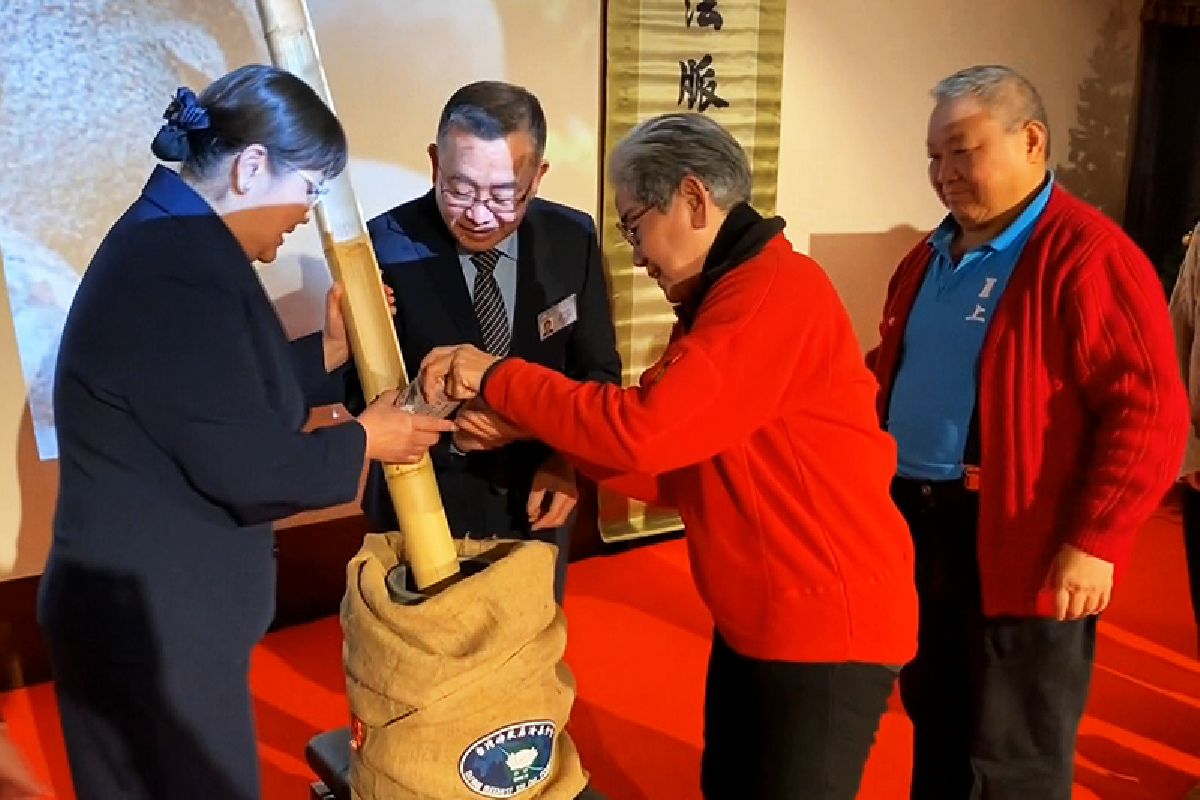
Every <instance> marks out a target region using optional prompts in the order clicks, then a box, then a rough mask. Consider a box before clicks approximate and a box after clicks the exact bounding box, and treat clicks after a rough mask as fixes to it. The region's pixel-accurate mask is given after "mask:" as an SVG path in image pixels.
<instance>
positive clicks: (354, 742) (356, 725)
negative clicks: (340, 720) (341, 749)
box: [350, 714, 366, 752]
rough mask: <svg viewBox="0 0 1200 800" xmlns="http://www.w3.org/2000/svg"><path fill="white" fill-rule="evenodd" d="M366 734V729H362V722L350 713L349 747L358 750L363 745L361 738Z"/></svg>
mask: <svg viewBox="0 0 1200 800" xmlns="http://www.w3.org/2000/svg"><path fill="white" fill-rule="evenodd" d="M365 736H366V731H365V730H364V729H363V722H362V720H361V719H359V718H358V717H356V716H354V715H353V714H351V715H350V749H351V750H354V751H356V752H357V751H358V749H359V748H360V747H362V745H363V738H364V737H365Z"/></svg>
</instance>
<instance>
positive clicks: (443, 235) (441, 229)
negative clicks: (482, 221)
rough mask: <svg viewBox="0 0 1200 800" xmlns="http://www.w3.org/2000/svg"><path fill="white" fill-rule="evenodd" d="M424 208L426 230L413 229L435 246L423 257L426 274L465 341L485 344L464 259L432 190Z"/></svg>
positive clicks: (422, 206)
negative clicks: (427, 255) (465, 273)
mask: <svg viewBox="0 0 1200 800" xmlns="http://www.w3.org/2000/svg"><path fill="white" fill-rule="evenodd" d="M421 212H422V213H421V214H420V216H419V220H420V224H421V225H422V226H423V227H424V228H425V230H423V231H413V232H412V233H413V234H414V238H415V239H416V240H418V241H427V242H430V243H431V244H433V248H432V249H433V250H434V255H433V257H432V258H426V259H423V261H422V267H423V268H424V270H425V274H426V276H427V277H428V278H429V282H430V284H431V285H432V286H433V287H434V289H435V291H436V293H437V296H438V298H439V299H440V300H441V302H442V306H443V307H444V308H445V311H446V316H448V317H449V318H450V319H451V320H453V321H454V324H455V326H456V327H457V328H458V331H459V333H460V334H461V335H462V337H463V341H467V342H470V343H471V344H473V345H475V346H476V347H480V348H482V347H483V334H482V333H480V331H479V321H478V320H477V319H476V318H475V308H474V306H472V305H471V293H470V291H469V290H468V289H467V281H466V278H464V277H463V271H462V262H460V261H459V260H458V248H457V246H456V244H455V242H454V237H453V236H451V235H450V232H449V231H447V230H446V223H445V222H443V221H442V217H441V214H439V213H438V210H437V201H436V200H434V197H433V192H430V193H429V194H427V195H425V196H424V197H423V198H421ZM388 224H389V225H392V224H394V223H393V220H392V219H391V217H389V218H388Z"/></svg>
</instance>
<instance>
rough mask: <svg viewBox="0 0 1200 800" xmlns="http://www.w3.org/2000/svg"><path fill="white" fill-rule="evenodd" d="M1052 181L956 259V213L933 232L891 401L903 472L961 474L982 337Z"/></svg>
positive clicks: (920, 476)
mask: <svg viewBox="0 0 1200 800" xmlns="http://www.w3.org/2000/svg"><path fill="white" fill-rule="evenodd" d="M1053 186H1054V179H1053V176H1052V175H1049V174H1047V177H1046V183H1045V185H1044V186H1043V187H1042V189H1041V191H1039V192H1038V194H1037V195H1036V196H1035V197H1034V199H1033V202H1031V203H1030V204H1029V205H1028V206H1026V208H1025V210H1024V211H1022V212H1021V215H1020V216H1018V217H1017V218H1016V219H1015V220H1013V221H1012V224H1010V225H1009V226H1008V227H1007V228H1005V229H1004V230H1003V231H1002V232H1001V233H999V234H998V235H997V236H996V237H995V238H994V239H992V240H991V241H990V242H987V243H986V244H982V245H980V246H979V247H975V248H972V249H971V250H968V251H967V252H966V253H964V254H963V256H962V259H961V260H960V261H959V262H958V264H955V263H954V259H953V257H951V255H950V244H951V242H952V241H953V240H954V235H955V233H957V232H958V223H956V222H955V221H954V218H953V217H951V216H947V217H946V218H945V219H944V220H942V224H941V225H939V226H938V227H937V230H935V231H934V232H933V233H932V234H930V236H929V240H928V245H929V247H930V248H932V250H933V254H932V256H931V258H930V261H929V268H928V270H927V271H926V273H925V279H924V280H923V281H922V283H921V288H920V290H919V291H918V293H917V298H916V301H915V302H914V303H913V307H912V311H911V313H910V314H909V317H908V324H907V326H906V327H905V329H904V344H903V349H902V351H901V353H902V355H901V359H900V365H899V368H898V369H897V371H896V377H895V380H894V382H893V385H892V395H891V399H890V402H889V403H888V414H887V429H888V431H889V432H890V433H891V434H892V436H893V437H894V438H895V439H896V449H897V456H898V466H897V472H898V473H899V474H900V476H901V477H905V478H913V479H916V480H937V481H941V480H954V479H957V478H960V477H962V474H963V463H962V462H963V451H964V449H965V447H966V443H967V429H968V427H969V426H970V424H971V415H972V413H973V412H974V410H975V399H976V396H977V389H976V385H977V382H978V379H979V354H980V352H981V351H982V349H983V337H984V334H985V333H987V328H988V324H989V323H990V322H991V319H992V313H993V311H994V310H995V308H996V302H997V301H998V300H999V299H1000V295H1001V293H1003V291H1004V287H1005V286H1006V285H1007V283H1008V278H1009V276H1010V275H1012V271H1013V267H1015V266H1016V264H1017V259H1018V258H1020V256H1021V251H1022V250H1023V249H1024V247H1025V243H1026V242H1027V241H1029V235H1030V234H1031V233H1032V232H1033V225H1034V223H1035V222H1036V221H1037V219H1038V217H1040V216H1041V214H1042V212H1043V211H1044V210H1045V209H1046V203H1047V202H1048V201H1049V199H1050V192H1051V189H1052V188H1053Z"/></svg>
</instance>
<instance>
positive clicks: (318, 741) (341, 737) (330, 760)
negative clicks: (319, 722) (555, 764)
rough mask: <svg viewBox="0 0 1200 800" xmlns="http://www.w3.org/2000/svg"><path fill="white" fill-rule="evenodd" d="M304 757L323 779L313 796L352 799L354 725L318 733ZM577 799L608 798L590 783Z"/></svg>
mask: <svg viewBox="0 0 1200 800" xmlns="http://www.w3.org/2000/svg"><path fill="white" fill-rule="evenodd" d="M304 760H305V761H307V762H308V766H310V767H312V771H313V772H315V773H316V774H317V777H318V778H319V779H320V780H318V781H317V782H316V783H314V784H313V785H312V787H311V789H312V795H311V796H312V800H350V728H348V727H347V728H336V729H334V730H332V731H325V733H321V734H318V735H316V736H314V737H313V738H312V739H310V740H309V742H308V746H307V747H305V748H304ZM575 800H606V798H605V797H604V795H602V794H600V793H599V792H597V791H596V790H595V789H593V788H592V787H590V786H587V787H585V788H584V790H583V791H582V792H580V793H579V795H578V797H576V798H575Z"/></svg>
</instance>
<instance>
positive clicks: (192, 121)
mask: <svg viewBox="0 0 1200 800" xmlns="http://www.w3.org/2000/svg"><path fill="white" fill-rule="evenodd" d="M163 119H165V120H166V124H164V125H163V126H162V127H161V128H160V129H159V131H158V133H157V134H156V135H155V137H154V141H153V142H151V144H150V151H151V152H152V153H154V155H155V156H156V157H157V158H159V159H161V160H162V161H187V160H188V157H189V156H190V155H191V154H192V142H191V139H190V137H189V136H188V134H190V133H191V132H193V131H202V130H205V129H206V128H208V126H209V119H208V111H206V110H205V108H204V106H202V105H200V101H198V100H197V99H196V95H195V94H193V93H192V90H191V89H189V88H187V87H186V86H180V87H179V89H178V90H177V91H176V92H175V99H173V100H172V101H171V104H170V105H168V106H167V110H166V111H164V112H163Z"/></svg>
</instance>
